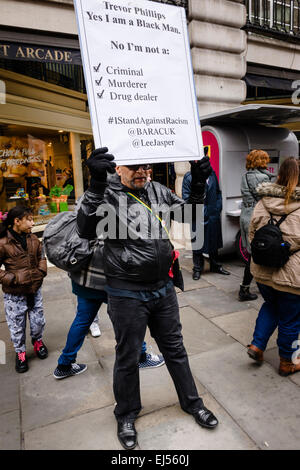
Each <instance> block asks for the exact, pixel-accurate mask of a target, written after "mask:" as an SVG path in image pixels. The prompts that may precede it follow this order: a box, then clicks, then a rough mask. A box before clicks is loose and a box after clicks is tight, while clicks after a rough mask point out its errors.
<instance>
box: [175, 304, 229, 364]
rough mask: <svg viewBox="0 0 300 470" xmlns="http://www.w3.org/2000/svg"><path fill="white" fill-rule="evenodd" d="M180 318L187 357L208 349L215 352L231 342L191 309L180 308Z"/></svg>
mask: <svg viewBox="0 0 300 470" xmlns="http://www.w3.org/2000/svg"><path fill="white" fill-rule="evenodd" d="M180 318H181V323H182V335H183V342H184V345H185V348H186V350H187V353H188V355H193V354H198V353H200V352H204V351H208V350H210V349H214V350H216V349H218V348H219V347H221V346H223V345H225V344H230V343H232V342H233V340H232V339H231V338H230V337H229V336H228V335H227V334H226V333H224V332H223V331H222V330H220V328H218V327H216V326H215V325H214V324H213V323H211V322H210V321H209V320H207V319H206V318H204V317H203V316H202V315H200V314H199V313H198V312H197V311H196V310H195V309H193V308H191V307H183V308H181V309H180Z"/></svg>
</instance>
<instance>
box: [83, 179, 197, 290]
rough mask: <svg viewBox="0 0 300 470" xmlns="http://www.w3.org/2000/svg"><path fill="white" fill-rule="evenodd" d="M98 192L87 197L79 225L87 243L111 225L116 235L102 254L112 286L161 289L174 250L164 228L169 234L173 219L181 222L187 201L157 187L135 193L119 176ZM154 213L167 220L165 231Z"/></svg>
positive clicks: (87, 192)
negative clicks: (87, 240)
mask: <svg viewBox="0 0 300 470" xmlns="http://www.w3.org/2000/svg"><path fill="white" fill-rule="evenodd" d="M98 191H99V193H98V194H96V193H94V192H91V191H90V190H87V191H86V192H85V195H84V197H83V200H82V202H81V206H80V209H79V211H78V216H77V224H78V231H79V235H80V236H81V237H83V238H94V237H95V236H96V233H95V232H96V226H97V224H98V226H97V235H99V234H100V233H103V232H105V231H107V227H108V224H109V227H110V230H111V231H112V232H109V235H108V236H106V237H105V241H104V253H103V257H104V272H105V275H106V277H107V284H108V285H109V286H111V287H116V288H123V289H131V290H154V289H158V288H159V287H161V286H162V285H164V284H165V282H166V281H167V280H168V279H169V276H168V273H169V270H170V267H171V264H172V259H173V258H172V251H173V246H172V244H171V242H170V240H169V237H168V235H167V232H166V230H165V228H166V229H167V230H168V228H169V226H170V222H171V219H172V218H174V219H177V220H178V219H179V220H180V219H181V218H182V212H183V211H182V208H183V206H184V205H185V201H183V200H182V199H180V198H179V197H177V196H176V194H174V193H173V192H172V191H171V190H170V189H168V188H166V187H165V186H162V185H161V184H159V183H156V182H152V183H147V184H146V186H145V187H144V188H143V189H142V190H140V191H131V190H130V189H129V188H127V187H125V186H124V185H123V184H122V183H121V181H120V178H119V176H118V175H117V174H115V175H113V176H112V177H111V178H110V180H109V182H108V184H107V185H102V186H101V185H100V184H99V187H98ZM128 193H131V194H132V196H131V195H130V194H128ZM134 196H135V197H138V198H139V199H140V200H141V201H142V202H143V203H145V204H147V205H148V206H149V207H151V209H152V210H153V213H151V212H150V211H149V210H148V209H147V207H145V206H144V205H142V204H140V203H139V202H137V200H136V199H135V198H134ZM203 197H204V194H203V195H202V199H203ZM201 202H202V201H201V196H199V203H201ZM154 213H155V214H157V215H158V213H159V216H160V217H161V219H162V220H164V221H165V228H164V227H163V225H162V223H161V222H160V221H159V220H158V219H157V217H156V216H155V215H154Z"/></svg>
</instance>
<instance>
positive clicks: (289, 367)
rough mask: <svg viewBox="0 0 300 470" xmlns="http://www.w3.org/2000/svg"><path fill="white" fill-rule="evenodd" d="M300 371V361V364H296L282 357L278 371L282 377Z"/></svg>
mask: <svg viewBox="0 0 300 470" xmlns="http://www.w3.org/2000/svg"><path fill="white" fill-rule="evenodd" d="M299 371H300V362H299V363H298V364H294V363H293V362H292V361H289V360H288V359H285V358H284V357H281V358H280V365H279V370H278V373H279V375H281V376H282V377H287V376H288V375H291V374H294V373H295V372H299Z"/></svg>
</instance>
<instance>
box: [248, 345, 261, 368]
mask: <svg viewBox="0 0 300 470" xmlns="http://www.w3.org/2000/svg"><path fill="white" fill-rule="evenodd" d="M247 347H248V350H247V354H248V356H249V357H251V359H253V360H254V361H256V362H258V363H260V364H261V363H262V362H263V360H264V352H263V351H262V350H261V349H259V348H257V347H256V346H254V344H248V346H247Z"/></svg>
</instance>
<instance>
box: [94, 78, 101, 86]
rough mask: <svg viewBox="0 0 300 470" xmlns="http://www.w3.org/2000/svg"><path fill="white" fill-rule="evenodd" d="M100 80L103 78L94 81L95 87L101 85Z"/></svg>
mask: <svg viewBox="0 0 300 470" xmlns="http://www.w3.org/2000/svg"><path fill="white" fill-rule="evenodd" d="M102 78H103V77H101V78H100V80H95V83H96V85H98V86H100V85H101V82H102Z"/></svg>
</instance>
